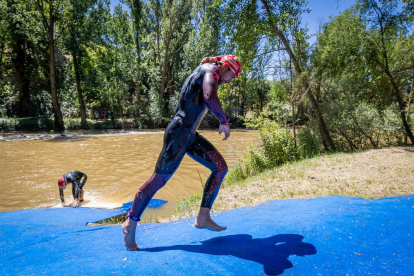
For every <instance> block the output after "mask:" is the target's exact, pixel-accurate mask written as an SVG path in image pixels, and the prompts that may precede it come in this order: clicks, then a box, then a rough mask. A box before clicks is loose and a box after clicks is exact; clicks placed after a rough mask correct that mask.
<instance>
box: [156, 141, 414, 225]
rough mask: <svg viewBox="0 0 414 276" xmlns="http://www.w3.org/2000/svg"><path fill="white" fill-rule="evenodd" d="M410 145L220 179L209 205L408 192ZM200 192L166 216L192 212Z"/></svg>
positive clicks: (413, 171) (413, 158) (412, 170)
mask: <svg viewBox="0 0 414 276" xmlns="http://www.w3.org/2000/svg"><path fill="white" fill-rule="evenodd" d="M413 179H414V147H412V146H401V147H389V148H382V149H374V150H367V151H361V152H355V153H335V154H329V155H323V156H318V157H314V158H312V159H305V160H302V161H298V162H293V163H289V164H285V165H283V166H281V167H278V168H275V169H270V170H267V171H265V172H262V173H260V174H258V175H256V176H253V177H249V178H247V179H245V180H242V181H232V182H225V183H224V184H223V187H222V189H221V190H220V193H219V196H218V197H217V199H216V202H215V204H214V207H213V211H223V210H228V209H234V208H237V207H242V206H254V205H257V204H260V203H263V202H265V201H269V200H279V199H291V198H312V197H320V196H354V197H362V198H367V199H374V198H383V197H391V196H398V195H408V194H413V193H414V181H413ZM201 196H202V194H201V193H198V194H195V195H192V196H190V197H188V198H185V199H183V200H182V201H181V202H180V203H179V207H178V208H177V209H176V211H175V213H174V214H173V215H172V216H171V217H170V218H168V219H162V220H161V221H169V220H176V219H180V218H186V217H191V216H195V215H197V213H198V208H199V204H200V201H201Z"/></svg>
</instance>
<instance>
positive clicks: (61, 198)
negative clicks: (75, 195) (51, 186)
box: [59, 188, 65, 203]
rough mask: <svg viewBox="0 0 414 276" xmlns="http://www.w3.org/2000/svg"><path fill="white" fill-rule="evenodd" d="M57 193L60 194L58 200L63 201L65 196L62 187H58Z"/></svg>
mask: <svg viewBox="0 0 414 276" xmlns="http://www.w3.org/2000/svg"><path fill="white" fill-rule="evenodd" d="M59 195H60V200H61V201H62V203H64V202H65V196H64V195H63V189H61V188H59Z"/></svg>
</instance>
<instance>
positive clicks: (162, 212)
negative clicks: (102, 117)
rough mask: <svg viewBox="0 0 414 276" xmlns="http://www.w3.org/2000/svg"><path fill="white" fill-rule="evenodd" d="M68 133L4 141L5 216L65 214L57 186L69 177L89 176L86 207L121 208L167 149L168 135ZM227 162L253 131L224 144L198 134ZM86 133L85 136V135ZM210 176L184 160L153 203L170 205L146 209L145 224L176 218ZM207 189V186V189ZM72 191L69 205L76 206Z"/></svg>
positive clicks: (0, 207)
mask: <svg viewBox="0 0 414 276" xmlns="http://www.w3.org/2000/svg"><path fill="white" fill-rule="evenodd" d="M102 132H103V131H99V133H100V134H96V131H95V133H92V132H89V134H81V133H80V132H65V135H66V136H60V135H59V134H52V135H50V134H49V135H47V136H46V135H41V134H24V136H21V137H20V134H16V133H9V134H2V135H1V136H0V198H1V201H0V212H7V211H14V210H21V209H27V208H49V207H56V208H61V207H62V205H61V204H60V199H59V189H58V186H57V180H58V178H59V177H61V176H62V175H64V174H65V173H67V172H70V171H74V170H79V171H82V172H84V173H85V174H87V176H88V180H87V182H86V185H85V187H84V191H85V194H84V197H85V202H84V203H83V205H82V206H84V207H92V208H117V207H120V206H121V205H122V204H123V203H125V202H128V201H131V200H133V198H134V194H135V193H136V191H137V189H138V188H139V187H140V186H141V185H142V184H143V183H144V182H145V181H146V180H147V179H148V178H149V177H150V176H151V175H152V173H153V171H154V167H155V164H156V161H157V159H158V155H159V153H160V151H161V148H162V141H163V135H164V131H163V130H153V131H137V132H115V131H114V132H112V131H109V133H108V132H104V134H102ZM199 132H200V134H202V135H203V136H204V137H206V138H207V139H208V140H210V142H211V143H213V144H214V145H215V146H216V147H217V149H218V150H219V151H220V152H221V153H222V155H223V156H224V158H225V159H226V161H227V163H228V165H229V167H230V168H231V167H232V164H234V162H235V160H237V159H238V158H239V157H240V156H241V155H243V154H244V153H245V150H246V144H247V143H256V142H257V141H258V138H257V134H256V132H255V131H251V130H232V132H231V137H230V138H229V139H228V140H227V141H222V140H221V139H222V138H223V136H224V135H223V134H222V135H221V136H219V135H218V132H217V131H212V130H211V131H210V130H204V131H199ZM84 133H85V132H84ZM208 175H209V170H208V169H206V168H205V167H203V166H202V165H200V164H198V163H197V162H195V161H194V160H192V159H191V158H190V157H188V156H187V155H186V156H185V157H184V159H183V161H182V163H181V165H180V167H179V169H178V170H177V172H176V173H175V174H174V176H173V177H172V178H171V179H170V181H169V182H168V183H167V185H166V186H164V187H163V188H162V189H161V190H159V191H158V193H157V194H156V195H155V197H154V198H157V199H163V200H167V201H168V202H167V203H166V204H164V205H163V206H161V207H160V208H147V210H146V211H145V212H144V215H143V221H155V220H157V219H159V218H161V217H165V216H168V215H170V214H172V213H173V212H174V209H175V207H176V205H177V202H178V201H179V200H180V199H182V198H183V197H187V196H189V195H191V194H194V193H196V192H200V191H202V183H201V181H200V178H201V179H202V180H203V182H204V181H205V179H206V177H207V176H208ZM203 184H204V183H203ZM72 200H73V198H72V189H71V185H68V187H67V188H66V189H65V201H66V203H67V204H70V203H71V202H72Z"/></svg>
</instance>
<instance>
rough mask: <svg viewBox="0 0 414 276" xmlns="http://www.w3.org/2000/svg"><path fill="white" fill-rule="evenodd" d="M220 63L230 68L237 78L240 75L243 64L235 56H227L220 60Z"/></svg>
mask: <svg viewBox="0 0 414 276" xmlns="http://www.w3.org/2000/svg"><path fill="white" fill-rule="evenodd" d="M220 61H221V62H223V63H224V64H226V65H227V66H229V67H230V69H231V71H233V73H234V76H235V77H236V78H237V77H238V76H239V75H240V72H241V64H240V61H239V59H238V58H237V57H236V56H235V55H225V56H223V57H222V58H221V59H220Z"/></svg>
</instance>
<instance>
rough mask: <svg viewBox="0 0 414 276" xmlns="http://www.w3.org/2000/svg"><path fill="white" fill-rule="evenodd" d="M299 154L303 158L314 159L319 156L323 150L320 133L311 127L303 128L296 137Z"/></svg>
mask: <svg viewBox="0 0 414 276" xmlns="http://www.w3.org/2000/svg"><path fill="white" fill-rule="evenodd" d="M296 139H297V143H298V145H299V152H300V156H301V157H302V158H312V157H314V156H316V155H319V154H320V153H321V152H322V150H321V139H320V137H319V133H318V132H317V131H315V129H312V128H310V127H303V128H301V129H300V131H299V133H298V134H297V136H296Z"/></svg>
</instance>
